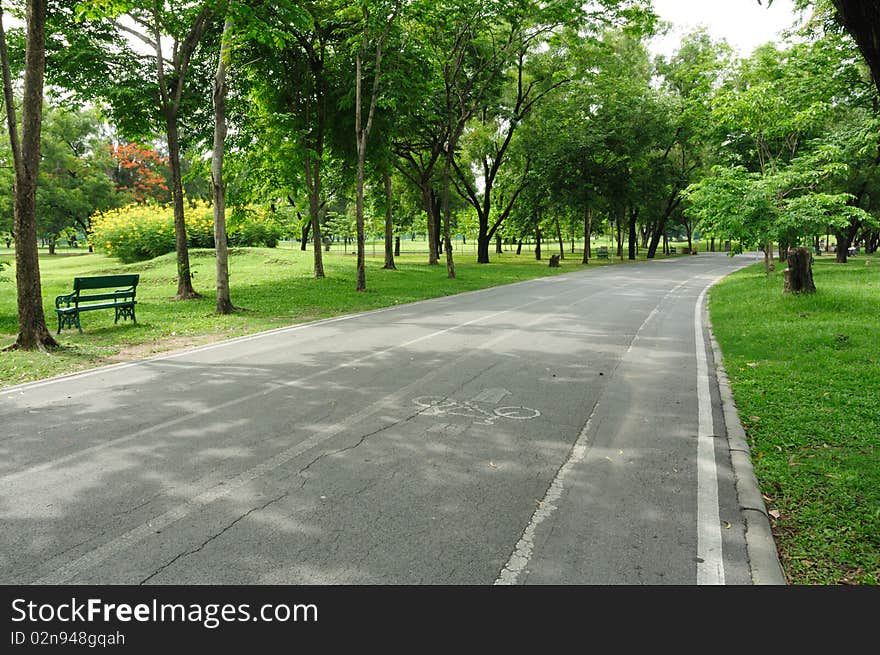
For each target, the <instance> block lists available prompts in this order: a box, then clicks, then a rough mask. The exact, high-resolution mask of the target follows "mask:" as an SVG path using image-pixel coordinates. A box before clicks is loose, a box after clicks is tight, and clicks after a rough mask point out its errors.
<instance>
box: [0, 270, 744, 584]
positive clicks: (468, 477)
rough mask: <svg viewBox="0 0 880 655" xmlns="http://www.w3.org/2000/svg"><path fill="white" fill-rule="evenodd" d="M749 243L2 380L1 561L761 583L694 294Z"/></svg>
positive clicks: (10, 571)
mask: <svg viewBox="0 0 880 655" xmlns="http://www.w3.org/2000/svg"><path fill="white" fill-rule="evenodd" d="M752 261H754V259H753V258H752V257H751V256H740V257H737V258H729V257H727V256H726V255H723V254H710V253H705V254H701V255H699V256H697V257H691V258H678V259H671V260H660V261H654V262H646V263H639V264H631V265H624V266H613V267H602V268H594V269H590V270H586V271H578V272H574V271H572V272H567V273H565V274H563V275H561V276H557V277H552V278H544V279H538V280H532V281H529V282H524V283H519V284H513V285H509V286H505V287H498V288H494V289H488V290H484V291H479V292H472V293H467V294H462V295H459V296H455V297H447V298H441V299H435V300H431V301H426V302H421V303H415V304H411V305H405V306H399V307H394V308H390V309H386V310H380V311H377V312H371V313H367V314H361V315H357V316H351V317H342V318H339V319H333V320H328V321H323V322H319V323H314V324H309V325H305V326H299V327H294V328H288V329H282V330H277V331H274V332H271V333H265V334H262V335H256V336H252V337H246V338H242V339H237V340H234V341H230V342H224V343H220V344H215V345H212V346H208V347H204V348H200V349H197V350H192V351H187V352H184V353H177V354H174V355H170V356H165V357H159V358H155V359H151V360H146V361H141V362H136V363H132V364H124V365H117V366H113V367H108V368H103V369H97V370H95V371H90V372H87V373H84V374H79V375H75V376H70V377H67V378H61V379H57V380H51V381H45V382H40V383H35V384H30V385H24V386H20V387H15V388H11V389H8V390H6V391H4V392H0V425H2V428H0V522H2V526H3V529H2V530H0V583H4V584H34V583H39V584H54V583H57V584H66V583H72V584H80V583H83V584H85V583H89V584H138V583H147V584H221V583H222V584H366V583H369V584H417V583H423V584H479V585H489V584H493V583H499V584H508V583H511V584H684V585H691V584H750V583H751V581H752V571H750V566H749V560H748V556H747V548H746V542H745V537H744V535H745V527H744V520H743V516H742V510H741V509H740V503H739V502H738V501H737V496H736V490H735V481H734V476H733V474H732V470H731V455H730V449H729V447H728V444H727V440H726V439H725V438H723V437H724V436H725V435H726V432H725V426H724V420H723V415H722V412H721V410H720V408H719V402H718V385H717V382H716V380H715V375H714V366H713V362H712V351H711V348H710V347H709V343H708V341H709V340H708V331H707V330H706V329H705V325H704V321H703V312H702V311H701V309H700V308H701V306H702V303H703V298H704V296H705V294H704V290H705V289H706V288H707V287H708V286H709V285H710V284H711V283H713V282H714V281H715V280H717V279H719V278H720V277H722V276H724V275H726V274H728V273H729V272H731V271H733V270H735V269H737V268H740V267H741V266H744V265H746V264H748V263H751V262H752ZM564 265H565V263H563V266H564ZM718 437H722V438H718Z"/></svg>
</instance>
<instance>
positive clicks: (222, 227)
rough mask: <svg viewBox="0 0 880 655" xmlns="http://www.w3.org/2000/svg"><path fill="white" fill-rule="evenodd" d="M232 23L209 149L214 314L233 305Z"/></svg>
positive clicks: (226, 29) (226, 30) (221, 60)
mask: <svg viewBox="0 0 880 655" xmlns="http://www.w3.org/2000/svg"><path fill="white" fill-rule="evenodd" d="M232 29H233V22H232V16H231V14H227V15H226V19H225V21H224V25H223V36H222V43H221V45H220V53H219V54H218V56H217V74H216V75H215V77H214V92H213V99H214V147H213V149H212V152H211V186H212V188H213V199H214V203H213V204H214V250H215V252H216V256H217V270H216V277H217V313H218V314H231V313H232V311H233V309H234V307H233V305H232V300H231V298H230V292H229V249H228V248H227V245H226V184H225V182H224V180H223V155H224V152H225V148H226V132H227V127H226V92H227V88H226V69H227V66H228V62H229V53H230V43H229V41H230V39H231V37H232Z"/></svg>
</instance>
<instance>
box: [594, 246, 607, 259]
mask: <svg viewBox="0 0 880 655" xmlns="http://www.w3.org/2000/svg"><path fill="white" fill-rule="evenodd" d="M596 257H598V258H599V259H608V248H607V247H606V246H599V249H598V250H596Z"/></svg>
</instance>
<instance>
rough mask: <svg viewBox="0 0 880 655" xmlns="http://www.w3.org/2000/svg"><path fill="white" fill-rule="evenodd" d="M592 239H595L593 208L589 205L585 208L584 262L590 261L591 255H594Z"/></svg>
mask: <svg viewBox="0 0 880 655" xmlns="http://www.w3.org/2000/svg"><path fill="white" fill-rule="evenodd" d="M592 240H593V209H592V208H591V207H590V206H589V205H587V207H586V209H585V210H584V258H583V260H582V263H583V264H589V263H590V257H592V256H593V252H592Z"/></svg>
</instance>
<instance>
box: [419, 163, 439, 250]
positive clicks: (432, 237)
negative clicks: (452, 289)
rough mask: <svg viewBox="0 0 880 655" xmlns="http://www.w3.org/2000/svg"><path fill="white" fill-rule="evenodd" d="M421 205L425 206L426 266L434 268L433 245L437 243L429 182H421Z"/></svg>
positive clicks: (434, 246) (432, 198)
mask: <svg viewBox="0 0 880 655" xmlns="http://www.w3.org/2000/svg"><path fill="white" fill-rule="evenodd" d="M422 204H423V205H424V206H425V216H426V217H427V221H426V224H427V231H428V236H427V239H428V266H436V265H437V263H438V258H437V247H436V245H435V244H436V243H437V229H436V227H437V223H436V221H435V217H434V206H435V203H434V196H433V193H432V190H431V183H430V182H429V181H423V182H422Z"/></svg>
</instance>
